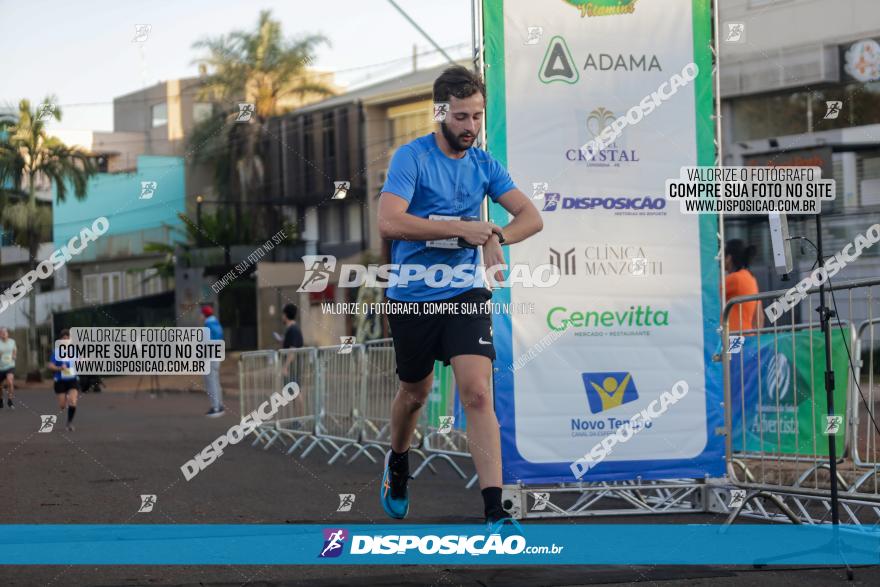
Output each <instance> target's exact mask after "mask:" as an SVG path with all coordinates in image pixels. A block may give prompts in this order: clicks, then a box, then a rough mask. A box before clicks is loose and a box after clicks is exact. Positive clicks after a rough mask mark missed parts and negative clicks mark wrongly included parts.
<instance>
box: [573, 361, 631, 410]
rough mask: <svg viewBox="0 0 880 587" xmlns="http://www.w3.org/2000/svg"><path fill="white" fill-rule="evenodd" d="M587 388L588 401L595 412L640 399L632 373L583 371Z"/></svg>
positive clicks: (582, 375) (582, 374)
mask: <svg viewBox="0 0 880 587" xmlns="http://www.w3.org/2000/svg"><path fill="white" fill-rule="evenodd" d="M581 377H582V378H583V380H584V387H585V388H586V390H587V401H588V402H589V404H590V411H591V412H592V413H594V414H598V413H599V412H604V411H606V410H610V409H611V408H616V407H618V406H621V405H623V404H628V403H629V402H633V401H636V400H637V399H639V392H638V390H636V384H635V382H634V381H633V378H632V373H628V372H625V371H624V372H610V373H581Z"/></svg>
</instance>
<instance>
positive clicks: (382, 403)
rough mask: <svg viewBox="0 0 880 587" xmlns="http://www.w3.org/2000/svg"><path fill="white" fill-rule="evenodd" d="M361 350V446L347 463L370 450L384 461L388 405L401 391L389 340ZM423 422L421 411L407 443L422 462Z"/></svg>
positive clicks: (388, 429) (387, 443)
mask: <svg viewBox="0 0 880 587" xmlns="http://www.w3.org/2000/svg"><path fill="white" fill-rule="evenodd" d="M364 348H365V361H364V368H365V373H364V377H365V378H366V381H367V385H366V393H365V394H364V397H363V403H362V404H361V414H362V415H363V426H362V429H361V441H362V443H363V446H362V447H361V448H360V449H359V450H358V452H357V453H355V454H354V456H352V457H351V459H349V461H348V462H351V461H353V460H354V459H355V458H357V457H358V456H359V455H360V454H361V453H362V452H364V451H367V450H369V449H371V448H372V449H376V450H378V451H379V452H380V453H381V455H382V457H383V458H384V454H385V452H386V451H387V450H388V449H389V448H390V447H391V405H392V403H393V402H394V398H395V396H396V395H397V390H398V389H399V388H400V380H399V379H398V378H397V370H396V367H397V365H396V361H395V357H394V344H393V342H392V340H391V339H390V338H383V339H379V340H373V341H370V342H367V343H365V344H364ZM426 422H427V418H426V417H425V410H422V417H421V418H419V424H418V425H417V426H416V429H415V431H414V434H413V439H412V441H411V443H410V453H411V454H416V455H418V456H420V457H422V459H426V458H427V457H426V455H425V453H424V452H423V451H422V450H421V448H420V447H421V446H422V442H423V438H424V427H425V423H426ZM428 466H429V467H430V469H431V471H433V472H435V473H436V470H435V469H434V467H433V466H432V465H428Z"/></svg>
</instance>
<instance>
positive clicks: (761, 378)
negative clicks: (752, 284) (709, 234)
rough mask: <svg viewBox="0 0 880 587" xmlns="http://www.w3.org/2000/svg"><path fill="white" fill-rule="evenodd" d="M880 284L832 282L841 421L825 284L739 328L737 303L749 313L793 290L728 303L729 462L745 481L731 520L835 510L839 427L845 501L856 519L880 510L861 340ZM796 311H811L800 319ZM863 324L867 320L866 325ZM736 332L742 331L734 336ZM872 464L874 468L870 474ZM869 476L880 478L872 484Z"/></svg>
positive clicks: (813, 516)
mask: <svg viewBox="0 0 880 587" xmlns="http://www.w3.org/2000/svg"><path fill="white" fill-rule="evenodd" d="M792 285H794V284H792ZM878 285H880V280H878V279H863V280H855V281H848V282H840V283H834V284H833V286H828V285H827V284H826V292H828V293H827V294H826V297H827V305H828V307H829V308H830V309H831V310H832V311H833V312H834V313H833V314H832V315H831V317H830V318H829V325H830V328H831V354H832V371H833V373H834V392H833V395H834V414H835V416H838V417H839V418H837V419H834V420H829V419H828V418H827V415H828V414H827V400H826V396H827V394H826V390H825V370H826V366H825V337H824V334H823V333H822V331H821V326H820V322H819V318H818V314H817V312H816V310H817V308H818V306H819V299H818V296H817V293H818V288H816V289H811V290H809V292H808V295H807V297H806V299H804V300H803V301H801V302H800V304H799V306H796V307H795V309H794V311H792V312H786V313H785V314H783V316H782V317H781V318H780V319H779V320H777V321H776V322H775V323H773V324H768V325H765V327H763V328H755V329H748V330H740V331H730V327H729V322H728V319H729V317H730V316H731V315H733V313H734V312H739V313H740V316H743V315H745V314H746V310H745V309H744V308H746V304H749V303H752V302H762V303H763V304H764V305H765V306H766V305H769V304H771V303H772V302H773V301H775V300H776V299H777V298H779V297H780V296H783V295H784V294H785V291H784V290H783V291H775V292H767V293H763V294H758V295H754V296H743V297H738V298H734V299H732V300H730V301H729V302H728V303H727V304H726V306H725V308H724V312H723V337H722V341H723V342H724V345H725V346H724V348H723V349H722V352H721V359H722V361H723V364H724V398H725V399H724V405H725V427H724V433H725V434H726V454H727V471H728V476H729V479H730V482H731V483H732V484H733V485H735V486H737V487H740V488H742V489H745V490H746V497H745V499H744V500H742V501H741V503H740V505H739V506H738V507H736V509H735V511H733V513H732V514H731V517H730V520H731V521H732V520H733V519H734V518H735V517H736V516H738V515H740V514H742V515H753V516H759V517H766V518H771V519H779V518H781V517H785V518H788V519H789V520H790V521H793V522H800V521H807V522H809V523H816V522H817V521H824V520H825V519H826V518H827V516H828V514H829V512H830V505H829V504H830V501H829V500H830V493H831V480H830V475H829V469H830V465H829V450H828V449H829V445H828V436H829V434H832V433H833V434H834V435H835V439H836V447H835V455H834V461H835V467H836V469H837V483H838V487H839V496H840V499H841V501H840V505H841V508H842V509H843V512H844V513H845V514H846V515H847V516H848V517H849V520H848V521H850V522H852V523H860V518H861V519H864V518H865V516H867V515H871V516H874V517H876V518H880V507H878V506H880V492H878V491H877V481H876V475H877V466H876V463H877V460H876V456H877V455H876V441H877V430H876V428H874V424H873V422H871V420H870V418H869V417H867V416H868V412H867V411H866V410H865V409H862V412H861V413H862V414H865V416H862V417H860V415H859V414H860V412H859V411H858V410H859V406H860V405H862V404H863V397H862V396H863V395H866V394H865V390H866V387H867V389H868V390H870V391H869V393H870V395H869V396H867V395H866V397H865V398H864V399H865V400H868V401H870V402H873V397H874V396H873V380H872V379H871V380H870V381H869V383H868V385H867V386H865V385H864V381H861V382H860V381H859V379H857V378H858V377H859V374H858V372H857V366H858V364H859V362H860V357H859V354H858V353H859V345H857V344H856V342H857V340H858V338H860V337H861V335H862V334H864V332H865V331H866V329H870V327H869V326H865V323H863V322H862V320H863V319H864V317H865V316H869V317H870V316H874V315H877V314H878V312H877V308H876V307H875V305H876V297H875V295H874V291H873V288H874V287H876V286H878ZM758 312H760V308H759V309H758ZM795 313H796V314H798V315H800V316H802V317H803V319H802V320H801V321H798V320H796V319H795ZM869 322H870V318H869ZM854 324H861V326H860V327H859V329H858V333H857V331H856V329H855V328H854V327H853V325H854ZM732 336H733V337H739V336H741V337H742V338H741V339H740V340H739V341H735V340H734V339H732V338H731V337H732ZM734 342H737V343H740V342H741V343H742V346H739V345H738V344H732V343H734ZM871 342H872V344H873V337H872V338H871ZM734 348H736V350H734ZM869 398H870V399H869ZM868 405H870V406H873V403H869V404H868ZM866 421H867V424H866ZM860 423H861V426H860ZM835 430H836V432H835ZM859 430H861V432H859ZM872 443H873V444H872ZM865 467H871V471H869V472H868V473H865V470H864V468H865ZM870 478H874V479H875V481H874V482H873V483H868V479H870ZM759 497H760V498H769V499H770V500H771V501H772V502H774V503H775V504H776V505H777V507H778V508H779V509H780V510H781V511H782V516H777V515H771V514H769V513H768V512H767V511H766V510H765V509H764V506H763V502H759V501H757V499H756V498H759Z"/></svg>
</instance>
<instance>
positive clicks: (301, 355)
mask: <svg viewBox="0 0 880 587" xmlns="http://www.w3.org/2000/svg"><path fill="white" fill-rule="evenodd" d="M317 362H318V352H317V350H316V349H315V348H312V347H307V348H299V349H282V350H280V351H278V369H279V371H280V385H281V386H282V387H284V386H286V385H287V384H289V383H296V384H297V385H298V386H299V395H298V396H297V397H296V399H294V400H293V401H292V402H290V403H289V404H287V405H286V406H284V407H282V408H281V409H280V410H279V412H278V414H277V416H276V419H275V430H276V432H277V435H276V436H275V437H274V438H273V439H272V440H271V441H270V442H269V444H267V448H268V446H269V445H271V443H272V442H273V441H274V440H275V439H276V438H281V439H282V442H284V441H285V439H290V440H291V441H292V444H291V446H290V447H289V448H288V450H287V454H291V453H293V452H294V451H295V450H296V449H297V448H299V446H300V445H301V444H302V443H303V442H305V441H306V440H307V439H308V438H313V437H314V435H315V422H316V417H315V415H316V412H317V410H316V406H317ZM285 444H286V442H285ZM322 448H323V447H322ZM325 450H326V449H325Z"/></svg>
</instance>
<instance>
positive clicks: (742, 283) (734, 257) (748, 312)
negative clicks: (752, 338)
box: [724, 238, 764, 334]
mask: <svg viewBox="0 0 880 587" xmlns="http://www.w3.org/2000/svg"><path fill="white" fill-rule="evenodd" d="M754 255H755V246H754V245H750V246H746V244H745V243H744V242H743V241H742V240H740V239H738V238H734V239H730V240H729V241H727V242H726V243H725V244H724V270H725V271H726V272H727V276H726V277H725V279H724V290H725V292H726V294H727V299H725V300H724V302H725V303H727V300H729V299H731V298H735V297H737V296H753V295H756V294H758V293H759V291H760V290H759V289H758V280H757V279H755V276H754V275H752V272H751V271H749V262H750V261H751V260H752V257H753V256H754ZM760 305H761V302H759V301H754V302H744V303H742V304H739V305H738V306H737V307H735V308H734V309H733V310H732V311H731V312H730V317H729V319H728V324H729V330H730V333H731V334H733V333H735V332H743V331H746V330H754V329H755V328H761V327H762V326H763V325H764V321H763V319H762V317H763V312H761V311H759V310H760Z"/></svg>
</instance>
